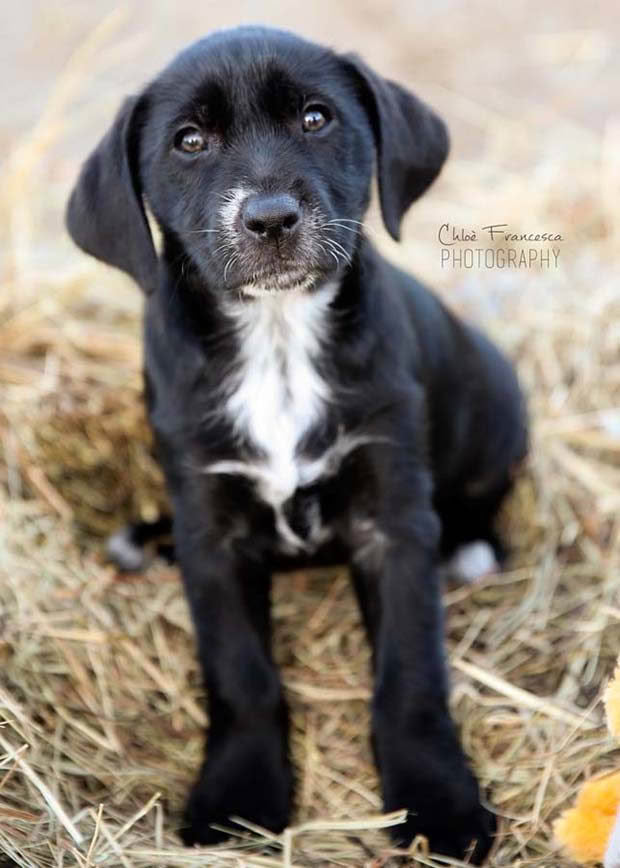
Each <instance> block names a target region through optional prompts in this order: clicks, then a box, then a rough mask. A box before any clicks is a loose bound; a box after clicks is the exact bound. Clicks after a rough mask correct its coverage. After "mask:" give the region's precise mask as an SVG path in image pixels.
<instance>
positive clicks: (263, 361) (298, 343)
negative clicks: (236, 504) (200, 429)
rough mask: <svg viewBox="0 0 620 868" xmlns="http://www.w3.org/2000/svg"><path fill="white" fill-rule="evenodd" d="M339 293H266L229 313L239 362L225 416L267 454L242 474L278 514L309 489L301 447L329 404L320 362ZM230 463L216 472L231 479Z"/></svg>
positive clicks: (333, 290) (329, 290)
mask: <svg viewBox="0 0 620 868" xmlns="http://www.w3.org/2000/svg"><path fill="white" fill-rule="evenodd" d="M336 289H337V287H336V285H335V284H326V285H325V286H323V287H321V288H320V289H318V290H316V291H315V292H313V293H305V292H303V291H295V290H293V291H283V292H277V293H274V294H271V295H267V294H265V295H261V296H260V297H258V298H255V299H253V300H247V301H242V302H240V303H239V304H235V305H234V306H233V305H231V306H230V307H229V313H231V314H232V315H233V316H234V318H235V319H236V322H237V327H238V331H239V344H240V359H239V367H238V369H237V371H236V372H235V374H234V375H233V377H232V378H231V381H230V383H229V384H227V397H226V404H225V411H226V414H227V415H228V417H229V419H231V421H232V423H233V425H234V428H235V431H236V432H237V433H238V435H239V436H240V437H242V438H243V439H246V440H248V441H249V442H250V443H251V444H252V446H253V447H254V448H256V449H258V450H259V451H260V453H261V458H259V459H257V461H256V462H255V463H254V464H253V465H250V466H248V465H245V469H244V471H242V472H244V473H245V474H246V475H249V476H253V477H254V478H255V479H256V482H257V483H258V488H259V492H260V495H261V497H262V498H263V499H264V500H266V501H267V502H268V503H271V504H272V505H273V506H274V507H277V506H279V505H281V504H282V503H284V501H286V500H287V499H288V498H289V497H290V496H291V495H292V494H293V492H294V491H295V489H296V488H297V487H298V486H299V485H300V484H301V485H303V484H305V483H306V482H307V480H306V479H305V475H306V474H305V473H304V466H303V462H302V461H301V460H300V458H299V456H298V455H297V447H298V446H299V443H300V441H301V439H302V437H303V436H304V435H305V434H306V433H307V432H308V431H309V430H310V429H311V428H312V427H313V425H315V424H316V423H317V422H318V421H319V420H320V418H321V415H322V413H323V410H324V407H325V404H326V402H327V401H328V400H329V398H330V390H329V387H328V385H327V383H326V382H325V380H324V379H323V378H322V376H321V374H320V373H319V371H318V369H317V360H318V357H319V355H320V352H321V345H322V344H323V343H324V342H325V341H327V340H328V339H329V334H328V328H329V311H328V308H329V304H330V302H331V301H332V299H333V298H334V295H335V293H336ZM229 463H230V462H218V465H219V471H218V470H215V472H226V470H225V468H224V467H223V465H224V464H229ZM233 463H234V464H238V462H233ZM216 466H217V465H214V466H212V471H213V470H214V468H215V467H216ZM231 470H232V468H231ZM229 472H230V470H229ZM233 472H239V468H237V470H236V471H233Z"/></svg>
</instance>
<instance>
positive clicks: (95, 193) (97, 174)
mask: <svg viewBox="0 0 620 868" xmlns="http://www.w3.org/2000/svg"><path fill="white" fill-rule="evenodd" d="M142 110H143V105H142V102H141V100H140V98H139V97H130V98H128V99H126V100H125V102H124V103H123V105H122V106H121V108H120V111H119V112H118V114H117V116H116V118H115V120H114V123H113V124H112V127H111V128H110V129H109V130H108V132H107V133H106V135H105V136H104V137H103V139H102V140H101V142H100V143H99V145H98V146H97V147H96V148H95V150H94V151H93V153H92V154H91V155H90V157H89V158H88V159H87V160H86V162H85V163H84V165H83V166H82V171H81V172H80V176H79V178H78V181H77V184H76V185H75V188H74V189H73V192H72V194H71V198H70V199H69V204H68V206H67V215H66V221H67V228H68V230H69V234H70V235H71V237H72V238H73V240H74V241H75V242H76V244H78V245H79V246H80V247H81V248H82V250H85V251H86V253H90V254H91V255H92V256H95V257H96V258H97V259H101V260H102V261H103V262H107V263H108V264H109V265H114V266H116V268H120V269H122V270H123V271H126V272H127V273H128V274H130V275H131V277H133V279H134V280H135V281H136V283H137V284H138V285H139V286H141V287H142V289H144V290H145V292H150V291H151V290H152V289H154V286H155V277H156V272H157V256H156V253H155V247H154V245H153V239H152V237H151V232H150V229H149V226H148V222H147V219H146V214H145V211H144V205H143V203H142V189H141V184H140V176H139V169H138V159H139V158H138V152H139V138H140V122H141V114H142Z"/></svg>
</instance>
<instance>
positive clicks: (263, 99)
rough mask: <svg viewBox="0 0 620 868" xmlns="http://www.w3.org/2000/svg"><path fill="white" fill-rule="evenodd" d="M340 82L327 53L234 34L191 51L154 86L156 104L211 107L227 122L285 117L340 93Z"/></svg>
mask: <svg viewBox="0 0 620 868" xmlns="http://www.w3.org/2000/svg"><path fill="white" fill-rule="evenodd" d="M344 78H345V77H344V75H343V74H342V68H341V65H340V62H339V60H338V57H337V55H336V54H335V53H334V52H333V51H331V50H330V49H327V48H323V47H321V46H318V45H315V44H314V43H311V42H307V41H306V40H304V39H301V38H299V37H296V36H294V35H293V34H289V33H287V32H284V31H277V30H265V29H262V28H239V29H236V30H230V31H222V32H219V33H216V34H213V35H212V36H209V37H207V38H206V39H202V40H200V41H199V42H197V43H195V44H194V45H192V46H190V47H189V48H188V49H186V50H185V51H184V52H182V54H180V55H179V56H178V57H177V58H176V59H175V60H174V61H173V62H172V63H171V64H170V66H169V67H167V69H165V70H164V72H163V73H162V74H161V76H160V77H159V79H158V80H157V81H156V83H155V84H156V86H158V90H159V94H158V96H159V98H160V100H162V101H163V102H165V103H168V104H170V105H174V107H175V109H178V108H179V106H180V105H181V104H182V105H183V107H184V108H187V109H188V110H192V109H193V108H195V107H197V106H198V105H201V106H207V107H209V106H211V107H213V108H214V109H215V110H216V111H217V113H218V114H219V115H220V117H227V116H231V115H233V114H237V113H238V112H240V111H241V112H245V111H248V110H258V111H262V112H268V113H269V114H276V115H277V114H278V113H280V112H281V113H283V114H284V113H286V112H287V111H288V110H290V109H291V108H293V107H294V106H296V105H297V104H298V102H299V101H300V100H303V99H305V98H307V97H311V96H320V95H324V96H325V97H328V96H329V95H330V93H333V92H334V90H336V91H337V90H339V89H342V88H343V86H344Z"/></svg>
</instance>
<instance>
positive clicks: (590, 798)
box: [554, 772, 620, 862]
mask: <svg viewBox="0 0 620 868" xmlns="http://www.w3.org/2000/svg"><path fill="white" fill-rule="evenodd" d="M619 805H620V772H615V773H614V774H612V775H606V776H605V777H604V778H598V779H594V780H593V781H588V782H587V783H585V784H584V785H583V786H582V788H581V790H580V791H579V795H578V796H577V801H576V802H575V807H574V808H569V810H568V811H564V813H563V814H562V816H561V817H560V818H559V819H558V820H556V821H555V825H554V832H555V836H556V838H557V840H558V842H559V843H560V844H563V845H564V846H565V847H566V850H567V851H568V853H569V855H570V856H571V858H572V859H575V860H576V861H577V862H601V861H602V859H603V856H604V854H605V849H606V847H607V842H608V840H609V838H610V836H611V833H612V830H613V827H614V823H615V822H616V813H617V811H618V806H619Z"/></svg>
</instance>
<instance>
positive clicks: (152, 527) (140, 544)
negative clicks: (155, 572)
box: [105, 515, 175, 573]
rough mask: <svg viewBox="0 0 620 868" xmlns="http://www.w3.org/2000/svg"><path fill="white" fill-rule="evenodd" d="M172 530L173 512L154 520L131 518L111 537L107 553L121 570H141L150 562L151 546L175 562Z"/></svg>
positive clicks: (168, 559) (156, 551) (129, 571)
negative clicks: (131, 520) (130, 521)
mask: <svg viewBox="0 0 620 868" xmlns="http://www.w3.org/2000/svg"><path fill="white" fill-rule="evenodd" d="M171 533H172V516H170V515H162V516H160V517H159V518H158V519H156V520H155V521H137V522H132V523H131V524H127V525H125V526H124V527H122V528H120V529H119V530H117V531H115V532H114V533H113V534H111V535H110V536H109V537H108V539H107V540H106V547H105V548H106V555H107V557H108V559H109V560H110V561H112V563H113V564H115V565H116V566H117V567H118V569H119V570H122V571H123V572H127V573H133V572H138V571H140V570H143V569H144V568H145V567H146V566H147V565H148V563H149V552H148V549H149V548H150V547H153V548H154V552H153V553H154V554H157V555H160V556H161V557H163V558H165V559H166V560H167V561H169V562H170V563H172V562H174V560H175V554H174V546H173V544H172V542H171V538H170V535H171ZM168 538H170V539H168Z"/></svg>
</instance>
